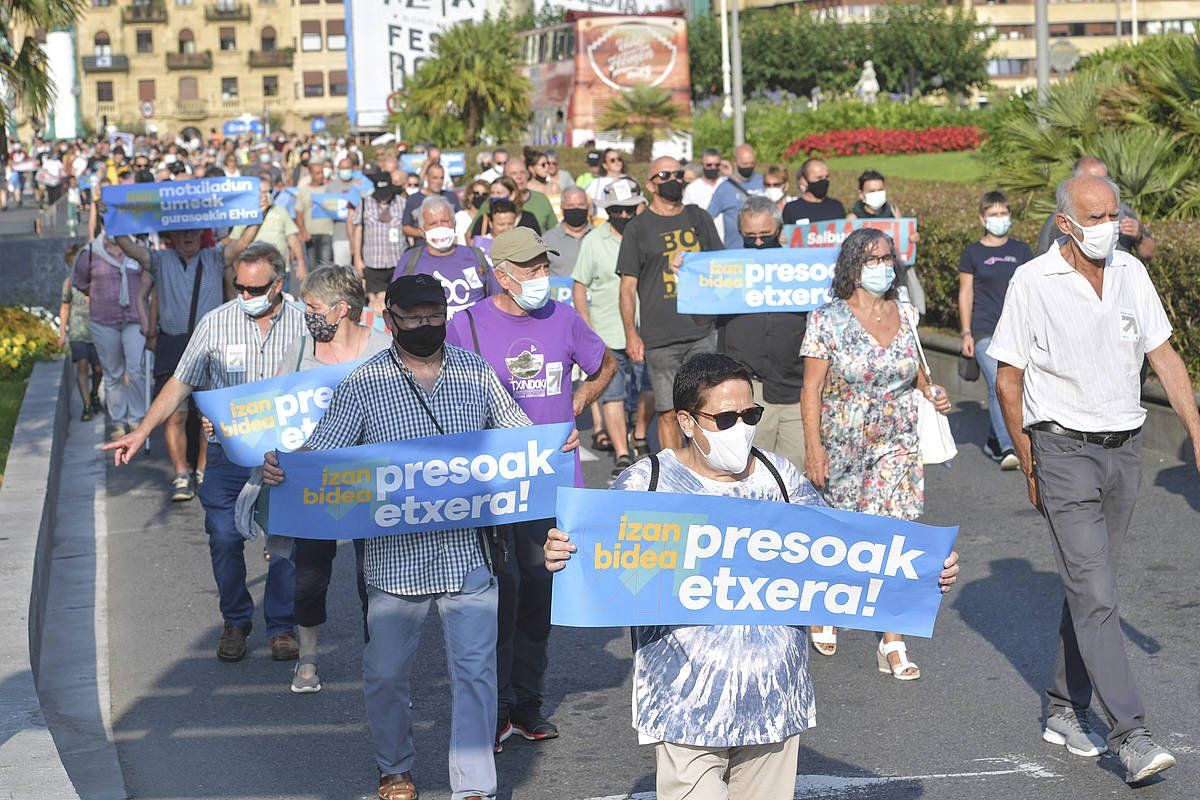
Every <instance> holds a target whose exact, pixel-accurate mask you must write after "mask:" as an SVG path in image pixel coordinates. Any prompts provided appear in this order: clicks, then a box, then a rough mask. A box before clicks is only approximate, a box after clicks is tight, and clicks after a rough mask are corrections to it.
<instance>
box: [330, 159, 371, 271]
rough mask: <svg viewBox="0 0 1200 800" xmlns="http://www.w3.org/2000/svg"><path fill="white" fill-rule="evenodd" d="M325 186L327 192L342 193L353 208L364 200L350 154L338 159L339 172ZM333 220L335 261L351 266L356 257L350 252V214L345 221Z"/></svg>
mask: <svg viewBox="0 0 1200 800" xmlns="http://www.w3.org/2000/svg"><path fill="white" fill-rule="evenodd" d="M325 186H326V191H327V192H330V193H332V194H340V195H343V196H345V197H346V198H348V205H349V206H350V208H351V209H353V208H355V207H356V206H358V204H359V203H361V202H362V199H361V197H359V191H358V188H359V182H358V181H357V180H355V173H354V160H353V159H352V158H350V157H349V156H347V157H345V158H342V159H341V160H340V161H338V165H337V172H335V173H334V176H333V178H332V179H330V180H329V182H328V183H326V184H325ZM332 222H333V239H332V241H331V243H330V248H331V252H332V253H333V263H334V264H337V265H338V266H339V267H349V266H351V265H352V264H353V263H354V259H353V257H352V256H351V254H350V222H349V215H348V214H347V219H346V220H345V221H338V220H332Z"/></svg>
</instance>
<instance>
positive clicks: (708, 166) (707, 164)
mask: <svg viewBox="0 0 1200 800" xmlns="http://www.w3.org/2000/svg"><path fill="white" fill-rule="evenodd" d="M701 166H703V167H704V168H705V169H720V168H721V162H720V161H712V162H705V163H703V164H702V165H701Z"/></svg>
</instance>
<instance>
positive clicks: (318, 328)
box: [279, 266, 392, 694]
mask: <svg viewBox="0 0 1200 800" xmlns="http://www.w3.org/2000/svg"><path fill="white" fill-rule="evenodd" d="M300 297H301V299H302V300H303V301H304V324H305V327H306V328H307V330H306V331H305V333H304V336H302V337H301V338H300V339H299V340H297V341H296V343H295V344H294V345H292V347H291V348H290V349H289V350H288V351H287V352H286V353H285V354H284V356H283V361H282V363H281V364H280V367H279V374H280V375H290V374H292V373H293V372H302V371H304V370H306V369H314V368H316V367H326V366H329V365H330V364H342V363H345V362H347V361H358V360H359V359H363V358H366V357H368V356H372V355H375V354H376V353H378V352H381V351H383V350H386V349H387V348H388V347H389V346H391V344H392V337H391V336H390V335H388V334H387V333H384V332H383V331H377V330H375V329H374V328H369V327H364V326H363V325H360V324H359V321H358V320H359V317H360V316H361V315H362V310H363V308H364V307H365V306H366V305H367V295H366V291H365V290H364V289H363V285H362V281H361V280H359V278H358V276H357V275H356V274H355V273H354V272H352V271H351V270H349V269H346V268H344V267H331V266H326V267H320V268H318V269H315V270H313V271H312V273H311V274H310V275H309V276H308V277H307V278H305V280H304V283H303V285H302V286H301V288H300ZM337 545H338V543H337V541H336V540H331V539H297V540H296V543H295V550H294V551H293V553H292V561H293V562H294V563H295V565H296V610H295V617H296V631H297V633H298V634H299V639H300V658H299V660H298V661H297V662H296V668H295V670H294V671H293V673H292V691H293V692H295V693H297V694H309V693H312V692H319V691H321V678H320V676H319V675H318V674H317V628H318V626H320V625H321V624H322V623H324V622H325V596H326V593H327V592H328V590H329V578H330V576H331V575H332V574H333V558H334V556H335V555H337ZM363 550H364V547H363V540H362V539H355V540H354V558H355V574H356V576H357V583H358V598H359V600H360V601H362V611H363V630H364V634H366V624H367V585H366V583H365V582H364V580H363V571H362V568H363Z"/></svg>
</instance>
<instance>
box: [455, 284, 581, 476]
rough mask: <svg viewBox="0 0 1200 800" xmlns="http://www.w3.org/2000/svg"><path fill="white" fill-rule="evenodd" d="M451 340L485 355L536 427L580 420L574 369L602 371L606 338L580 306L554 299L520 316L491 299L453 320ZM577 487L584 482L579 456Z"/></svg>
mask: <svg viewBox="0 0 1200 800" xmlns="http://www.w3.org/2000/svg"><path fill="white" fill-rule="evenodd" d="M471 319H474V321H475V333H476V334H477V336H478V346H476V341H475V338H476V337H475V336H472V334H471V325H470V321H471ZM446 341H447V342H449V343H450V344H454V345H458V346H459V347H461V348H463V349H464V350H471V351H473V352H476V353H479V354H480V355H481V356H483V358H484V360H485V361H487V362H488V363H489V364H491V365H492V369H494V370H496V374H497V375H499V376H500V383H502V384H504V387H505V388H506V389H508V392H509V394H511V395H512V396H513V398H514V399H515V400H516V401H517V405H519V406H520V407H521V410H522V411H524V412H525V413H526V414H527V415H528V416H529V419H531V420H533V423H534V424H535V425H542V424H547V423H552V422H574V421H575V408H574V406H573V405H572V403H571V367H572V365H574V364H578V365H579V368H580V369H581V370H583V372H584V373H585V374H587V375H591V374H593V373H595V372H596V370H598V369H600V364H601V362H603V360H604V352H605V348H604V342H603V340H601V339H600V337H599V336H597V335H596V333H595V331H593V330H592V329H591V328H590V327H588V324H587V323H586V322H584V321H583V318H582V317H580V316H579V315H578V314H577V313H575V309H573V308H571V307H570V306H567V305H564V304H562V303H559V302H556V301H554V300H551V301H550V302H548V303H547V304H546V305H545V306H543V307H542V308H539V309H538V310H537V311H531V312H530V313H529V314H522V315H519V316H518V315H515V314H509V313H507V312H504V311H501V310H500V309H499V308H497V306H496V303H495V302H493V301H492V300H486V301H484V302H482V303H480V304H478V305H476V306H473V307H472V308H471V311H470V314H469V315H468V314H459V315H458V316H456V317H455V318H454V319H453V320H451V321H450V323H449V325H448V326H447V329H446ZM575 485H576V486H583V470H582V469H581V468H580V466H579V456H578V455H576V457H575Z"/></svg>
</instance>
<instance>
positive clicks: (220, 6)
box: [204, 2, 250, 22]
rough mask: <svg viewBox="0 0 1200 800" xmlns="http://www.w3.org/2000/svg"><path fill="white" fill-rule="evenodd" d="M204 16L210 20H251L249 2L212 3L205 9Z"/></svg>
mask: <svg viewBox="0 0 1200 800" xmlns="http://www.w3.org/2000/svg"><path fill="white" fill-rule="evenodd" d="M204 18H205V19H206V20H208V21H209V22H249V21H250V4H249V3H228V2H217V3H211V4H209V5H208V6H206V7H205V9H204Z"/></svg>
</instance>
